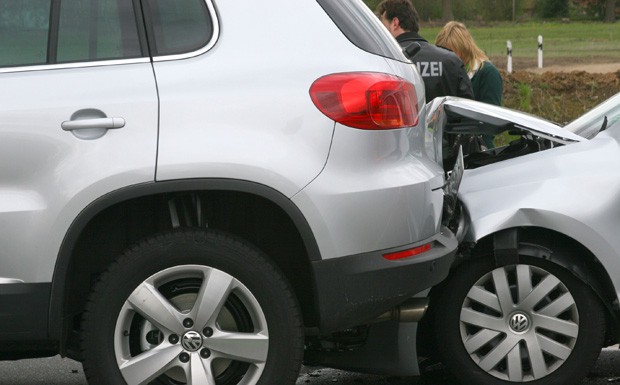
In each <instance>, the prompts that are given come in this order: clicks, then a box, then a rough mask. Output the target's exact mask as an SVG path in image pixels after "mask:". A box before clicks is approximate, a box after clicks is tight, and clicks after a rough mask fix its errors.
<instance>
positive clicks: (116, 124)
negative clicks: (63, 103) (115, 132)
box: [60, 118, 125, 131]
mask: <svg viewBox="0 0 620 385" xmlns="http://www.w3.org/2000/svg"><path fill="white" fill-rule="evenodd" d="M60 126H61V127H62V129H63V130H65V131H73V130H81V129H85V128H104V129H114V128H122V127H125V119H123V118H95V119H78V120H67V121H64V122H62V124H61V125H60Z"/></svg>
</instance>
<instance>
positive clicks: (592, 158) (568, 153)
mask: <svg viewBox="0 0 620 385" xmlns="http://www.w3.org/2000/svg"><path fill="white" fill-rule="evenodd" d="M618 128H619V126H616V127H614V129H610V130H609V131H607V132H602V133H600V134H599V135H597V136H596V137H595V138H593V139H591V140H589V141H584V142H582V143H575V144H572V145H568V146H564V147H559V148H554V149H550V150H547V151H543V152H539V153H535V154H529V155H526V156H523V157H520V158H515V159H511V160H507V161H504V162H500V163H496V164H492V165H489V166H486V167H481V168H479V169H475V170H466V171H465V175H464V177H463V183H462V184H461V189H460V190H459V198H460V199H461V201H462V202H463V204H464V206H465V207H466V209H467V212H468V213H469V216H470V220H471V221H470V225H469V230H468V232H467V234H466V236H465V240H466V241H472V242H476V241H478V240H480V239H482V238H484V237H485V236H487V235H489V234H493V233H495V232H497V231H500V230H503V229H508V228H513V227H522V226H528V227H542V228H546V229H549V230H553V231H557V232H559V233H562V234H565V235H567V236H569V237H571V238H573V239H574V240H576V241H577V242H579V243H581V244H582V245H583V246H584V247H586V248H587V249H588V250H590V251H591V252H592V253H593V254H594V255H595V256H596V257H597V258H598V259H599V261H600V262H601V263H602V264H603V266H604V267H605V269H606V270H607V272H608V274H609V276H610V277H611V279H612V281H613V284H614V286H615V288H616V293H617V294H619V295H620V290H619V289H620V264H619V263H618V257H619V256H620V238H618V237H617V235H616V229H617V218H619V217H620V173H618V170H617V165H618V164H620V145H619V143H618V133H619V131H620V129H618Z"/></svg>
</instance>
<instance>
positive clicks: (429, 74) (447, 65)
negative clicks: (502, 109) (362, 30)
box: [376, 0, 474, 102]
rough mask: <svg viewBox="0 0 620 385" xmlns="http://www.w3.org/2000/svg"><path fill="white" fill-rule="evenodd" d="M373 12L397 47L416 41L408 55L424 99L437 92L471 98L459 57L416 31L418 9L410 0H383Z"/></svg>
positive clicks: (438, 93)
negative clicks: (421, 84)
mask: <svg viewBox="0 0 620 385" xmlns="http://www.w3.org/2000/svg"><path fill="white" fill-rule="evenodd" d="M376 14H377V15H378V16H379V18H380V19H381V22H382V23H383V24H384V25H385V26H386V28H387V29H388V30H389V31H390V33H391V34H392V36H394V37H395V38H396V41H398V42H399V43H400V45H401V47H403V48H407V47H408V46H409V45H410V44H413V43H418V44H419V45H420V47H421V49H420V51H419V52H418V53H417V54H415V55H414V56H413V57H410V59H411V61H413V63H415V65H416V66H417V67H418V72H419V73H420V75H421V76H422V79H423V80H424V88H425V91H426V101H427V102H430V101H431V100H433V99H434V98H436V97H437V96H460V97H464V98H468V99H473V98H474V92H473V90H472V86H471V81H470V80H469V77H468V76H467V71H466V70H465V65H464V64H463V62H462V61H461V59H459V57H458V56H456V54H455V53H454V52H452V51H450V50H448V49H445V48H442V47H437V46H435V45H432V44H429V42H428V41H426V40H425V39H424V38H423V37H422V36H420V35H419V34H418V31H419V30H420V25H419V17H418V12H417V11H416V9H415V8H414V7H413V4H411V1H410V0H383V1H382V2H381V3H379V5H378V6H377V9H376Z"/></svg>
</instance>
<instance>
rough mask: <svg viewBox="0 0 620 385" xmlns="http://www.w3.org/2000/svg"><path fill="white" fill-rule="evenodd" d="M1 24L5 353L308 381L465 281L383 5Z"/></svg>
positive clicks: (20, 5)
mask: <svg viewBox="0 0 620 385" xmlns="http://www.w3.org/2000/svg"><path fill="white" fill-rule="evenodd" d="M0 34H1V36H2V38H1V39H0V85H1V87H2V90H3V92H2V93H1V94H0V228H1V229H2V231H1V232H0V245H1V247H0V276H1V278H0V305H1V308H2V316H1V317H0V349H2V357H4V358H20V357H34V356H44V355H53V354H58V353H60V354H62V355H66V356H69V357H73V358H76V359H79V360H81V361H83V363H84V368H85V372H86V375H87V377H88V379H89V381H90V382H91V383H92V384H111V385H112V384H113V385H118V384H122V383H127V384H130V385H134V384H150V383H153V384H179V383H181V384H183V383H187V384H287V383H293V382H294V381H295V379H296V377H297V372H298V370H299V366H300V364H301V360H302V355H303V348H304V338H307V337H311V336H322V335H328V334H329V333H331V332H334V331H338V330H341V329H345V328H349V327H351V326H355V325H359V324H363V323H366V322H370V321H372V320H374V319H375V318H377V317H379V316H380V315H382V314H383V313H384V312H386V311H389V310H391V309H392V308H394V307H396V306H398V305H400V304H401V303H403V302H404V301H406V300H407V299H408V298H409V297H411V296H412V295H414V294H415V293H417V292H420V291H422V290H424V289H426V288H428V287H430V286H432V285H433V284H435V283H437V282H439V281H441V280H442V279H443V278H444V277H445V276H446V275H447V272H448V267H449V265H450V263H451V261H452V259H453V253H454V251H455V248H456V241H455V238H454V236H453V235H452V233H451V232H450V231H449V230H446V229H445V228H444V227H442V225H441V212H442V206H443V199H444V192H443V190H442V186H443V185H444V174H443V171H442V169H441V167H440V166H439V165H438V164H437V163H435V162H434V161H433V160H432V159H431V158H430V157H428V156H427V155H426V153H427V151H428V147H429V146H431V147H432V146H435V145H436V144H437V145H439V144H440V143H441V141H440V140H438V138H437V137H433V135H432V133H431V134H429V133H427V132H425V131H424V129H423V128H424V126H425V124H424V121H423V119H424V118H423V116H424V115H425V114H424V113H423V111H422V109H423V108H424V94H423V87H422V83H421V79H420V77H419V76H418V74H417V73H416V72H415V70H414V68H413V66H412V65H411V64H410V63H408V62H407V60H406V59H405V57H404V55H403V53H402V52H401V51H400V48H399V47H398V45H397V44H396V42H395V41H394V40H393V39H392V38H391V37H390V36H389V35H388V33H387V31H386V30H385V29H384V28H383V26H382V25H381V24H380V23H379V22H378V20H377V19H376V17H375V16H374V15H373V14H372V13H371V12H370V11H369V10H368V9H367V8H366V7H365V6H364V4H363V3H362V2H361V1H359V0H345V1H330V0H297V1H291V0H269V1H247V0H225V1H217V2H216V1H212V0H142V1H137V0H135V1H131V0H63V1H62V2H61V1H59V0H22V1H13V0H0ZM436 150H438V149H436Z"/></svg>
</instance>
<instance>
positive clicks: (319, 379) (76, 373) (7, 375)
mask: <svg viewBox="0 0 620 385" xmlns="http://www.w3.org/2000/svg"><path fill="white" fill-rule="evenodd" d="M334 384H337V385H360V384H362V385H456V383H455V381H454V379H453V378H451V377H449V376H448V375H447V374H446V373H445V372H443V371H438V372H436V373H434V374H433V375H429V376H424V377H422V378H396V377H387V376H373V375H367V374H360V373H350V372H344V371H340V370H333V369H326V368H307V367H304V368H303V370H302V374H301V375H300V376H299V379H298V380H297V384H296V385H334ZM610 384H612V385H613V384H618V385H620V350H618V347H617V346H615V347H613V348H607V349H604V350H603V352H602V353H601V356H600V357H599V359H598V361H597V363H596V366H595V367H594V369H593V371H592V373H591V374H590V375H589V376H588V378H586V379H585V380H584V381H583V382H581V384H580V385H610ZM0 385H87V384H86V379H85V377H84V372H83V371H82V366H81V365H80V364H79V363H78V362H75V361H72V360H69V359H61V358H60V357H52V358H42V359H36V360H21V361H2V362H0Z"/></svg>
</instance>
